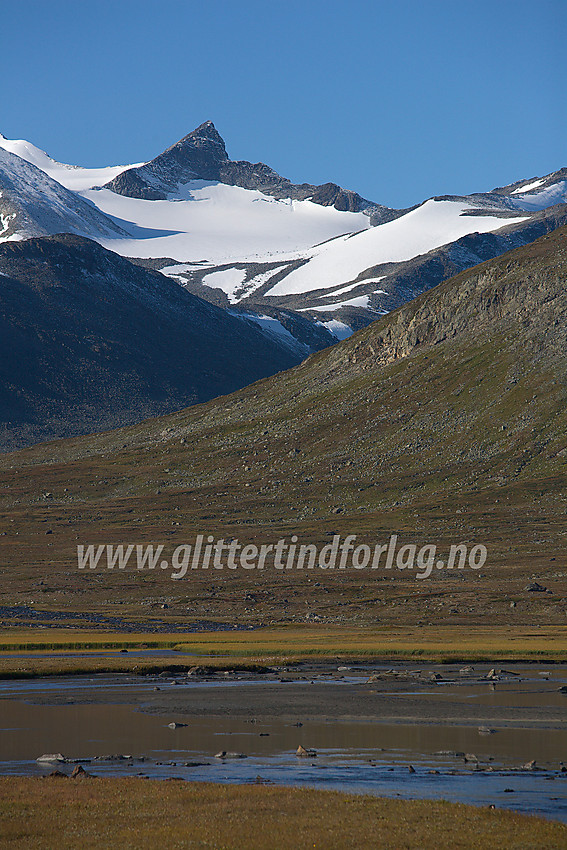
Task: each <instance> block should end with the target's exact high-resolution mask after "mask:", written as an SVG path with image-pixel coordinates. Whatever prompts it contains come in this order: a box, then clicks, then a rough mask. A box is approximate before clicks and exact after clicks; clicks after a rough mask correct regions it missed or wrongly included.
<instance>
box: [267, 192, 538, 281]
mask: <svg viewBox="0 0 567 850" xmlns="http://www.w3.org/2000/svg"><path fill="white" fill-rule="evenodd" d="M467 209H470V207H469V206H468V205H466V204H463V203H462V202H460V201H434V200H430V201H426V202H425V203H424V204H422V205H421V206H420V207H418V208H417V209H415V210H412V211H411V212H409V213H406V215H404V216H401V217H400V218H397V219H395V220H394V221H389V222H386V223H385V224H381V225H378V226H377V227H371V228H370V229H369V230H365V231H363V232H362V233H357V234H355V235H353V236H344V237H342V238H339V239H335V240H333V241H332V242H330V243H328V244H326V245H319V246H317V247H316V248H314V249H312V251H311V252H310V254H311V259H310V260H309V262H307V263H306V264H305V265H303V266H301V267H300V268H298V269H296V270H295V271H292V272H290V274H289V275H287V276H286V277H285V278H284V280H282V281H280V282H279V283H277V284H276V286H275V287H274V288H273V289H271V290H270V291H269V292H268V293H267V294H268V295H294V294H299V293H303V292H311V291H312V290H314V289H321V288H328V287H331V286H335V285H337V284H340V283H342V282H343V281H345V280H349V281H352V280H353V279H355V278H357V277H358V276H359V275H360V274H361V273H362V272H363V271H365V270H366V269H368V268H370V267H371V266H376V265H379V264H381V263H392V262H401V261H403V260H409V259H411V258H412V257H416V256H418V255H420V254H426V253H427V252H428V251H431V250H433V249H434V248H439V247H440V246H441V245H446V244H447V243H449V242H454V241H455V240H456V239H460V238H461V237H462V236H466V235H467V234H468V233H475V232H478V233H486V232H489V231H491V230H498V229H499V228H501V227H506V226H508V225H509V224H510V219H506V218H499V217H497V216H490V215H488V216H474V215H462V213H463V212H464V211H465V210H467ZM528 218H529V216H526V218H523V217H522V218H516V219H514V223H515V224H518V223H520V222H521V221H527V219H528Z"/></svg>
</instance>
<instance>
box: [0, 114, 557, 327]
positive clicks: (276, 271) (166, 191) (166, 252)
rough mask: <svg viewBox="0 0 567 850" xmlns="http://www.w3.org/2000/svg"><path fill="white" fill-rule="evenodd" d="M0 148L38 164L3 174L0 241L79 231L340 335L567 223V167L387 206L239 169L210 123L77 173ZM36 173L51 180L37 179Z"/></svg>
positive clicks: (200, 289) (220, 297)
mask: <svg viewBox="0 0 567 850" xmlns="http://www.w3.org/2000/svg"><path fill="white" fill-rule="evenodd" d="M1 148H3V149H4V151H6V152H7V153H6V154H3V157H5V156H9V155H10V154H11V155H12V156H11V159H10V162H12V161H13V160H14V158H15V157H19V158H20V162H21V160H26V163H28V164H30V165H29V166H28V168H27V170H26V169H25V163H24V164H23V165H22V166H20V171H21V170H22V169H24V170H25V171H26V173H25V175H22V179H20V182H19V183H18V186H17V189H16V190H15V189H13V188H11V187H10V185H9V184H7V183H6V179H7V178H6V176H5V174H3V173H0V191H1V192H2V197H1V198H0V205H2V206H0V212H1V213H2V215H3V218H2V222H3V225H2V226H3V227H4V228H5V229H4V232H3V233H2V234H1V235H0V240H6V239H14V238H25V237H26V236H30V235H38V234H39V233H41V234H44V233H49V232H51V233H54V232H57V231H61V230H69V231H71V232H74V233H81V234H82V235H87V236H90V237H91V238H94V239H96V240H97V241H98V242H100V243H101V244H102V245H104V246H105V247H106V248H109V249H111V250H112V251H114V252H116V253H118V254H121V255H122V256H126V257H130V258H133V259H134V260H135V261H137V262H139V263H140V264H142V265H145V266H147V267H151V268H154V269H158V270H161V271H162V272H163V273H164V274H166V275H168V276H170V277H172V278H173V279H175V280H177V281H178V282H179V283H181V284H182V285H184V286H185V287H186V288H188V289H189V290H190V291H191V292H193V293H195V294H199V295H201V296H202V297H204V298H206V299H207V300H210V301H213V302H216V303H217V304H219V305H221V306H225V307H231V308H232V309H234V310H237V311H246V312H248V314H249V315H256V314H258V313H261V314H262V315H264V316H267V317H271V318H276V319H277V318H279V316H280V314H279V312H278V311H281V310H285V311H287V313H288V314H289V313H290V311H302V312H304V314H305V317H306V318H311V319H312V320H313V321H315V322H317V323H319V324H320V325H321V324H322V325H325V326H326V327H327V328H328V329H329V330H331V332H332V333H333V334H335V336H337V337H341V336H345V335H347V334H348V333H349V332H350V329H351V328H354V329H356V328H357V327H359V326H361V325H363V324H367V323H368V321H370V320H372V319H373V318H376V316H377V315H379V314H382V313H385V312H388V311H389V310H391V309H393V308H394V307H396V306H398V305H399V304H401V303H404V302H405V301H407V300H409V299H411V298H412V297H414V296H415V295H417V294H419V293H420V292H422V291H423V290H424V289H428V288H430V287H431V286H433V285H435V284H437V283H439V282H441V281H442V280H444V279H446V278H447V277H449V276H450V275H452V274H454V273H455V272H458V271H461V270H462V269H465V268H468V267H470V266H472V265H475V264H476V263H478V262H480V261H482V260H486V259H490V258H492V257H494V256H497V255H499V254H501V253H503V252H504V251H506V250H509V249H510V248H513V247H517V246H519V245H523V244H527V243H529V242H531V241H533V240H534V239H536V238H538V237H539V236H541V235H543V234H544V233H546V232H548V231H549V230H552V229H554V228H555V227H557V226H559V225H560V224H563V223H565V222H566V221H567V206H566V205H565V202H566V201H567V169H562V170H561V171H558V172H555V173H554V174H550V175H547V176H546V177H541V178H530V179H526V180H521V181H518V182H516V183H514V184H512V185H510V186H505V187H499V188H497V189H494V190H492V191H490V192H482V193H475V194H472V195H468V196H464V197H458V196H442V197H435V198H431V199H428V200H426V201H425V202H424V203H422V204H420V205H418V206H416V207H414V208H412V209H409V210H393V209H389V208H387V207H384V206H381V205H380V204H377V203H374V202H372V201H368V200H366V199H364V198H363V197H362V196H360V195H358V194H357V193H355V192H352V191H349V190H345V189H342V188H341V187H339V186H337V185H336V184H332V183H328V184H324V185H323V186H314V185H311V184H294V183H292V182H291V181H290V180H288V179H287V178H284V177H281V176H280V175H279V174H277V173H276V172H275V171H273V169H271V168H270V167H269V166H267V165H264V164H263V163H256V164H252V163H249V162H243V161H238V162H237V161H232V160H230V159H229V156H228V154H227V152H226V147H225V143H224V141H223V139H222V138H221V136H220V135H219V133H218V132H217V130H216V129H215V127H214V125H213V124H212V123H211V122H205V124H202V125H201V126H200V127H198V128H197V129H196V130H194V131H193V132H192V133H189V134H188V135H187V136H185V137H184V138H183V139H181V140H180V141H179V142H177V143H176V144H175V145H173V146H171V147H170V148H168V149H167V150H166V151H164V152H163V153H162V154H160V155H159V156H157V157H156V158H155V159H153V160H151V161H150V162H148V163H143V164H138V165H133V166H116V167H109V168H101V169H84V168H76V167H73V166H69V165H64V164H61V163H57V162H55V161H54V160H52V159H51V158H49V157H48V156H47V154H45V153H43V152H42V151H40V150H39V149H38V148H35V147H34V146H33V145H31V144H30V143H28V142H23V141H17V142H12V141H9V140H7V139H5V138H4V137H0V149H1ZM30 166H31V168H32V169H34V170H32V171H30ZM10 167H11V168H12V169H13V168H14V166H13V165H11V166H10ZM38 171H40V172H43V173H44V174H45V175H48V177H49V178H51V182H50V183H44V184H43V185H40V184H41V180H40V179H39V177H38V175H37V172H38ZM24 177H25V179H24ZM9 179H10V171H9V169H8V180H9ZM26 180H27V181H28V183H27V184H26ZM54 181H56V183H55V185H57V184H59V185H60V187H61V189H62V191H65V190H66V191H67V195H65V201H63V200H62V199H61V198H60V197H59V196H57V198H56V199H55V195H54V193H55V189H54V186H53V182H54ZM27 185H29V187H30V188H29V189H28V188H27ZM46 187H48V188H49V191H47V188H46ZM10 192H11V193H12V194H10ZM16 195H17V196H18V198H19V202H20V209H16V202H15V200H14V198H15V197H16ZM38 197H43V199H44V206H45V207H46V208H47V210H48V209H51V208H54V209H56V211H57V215H55V217H54V220H53V223H52V227H51V229H50V223H49V221H48V216H47V215H43V216H42V217H36V218H34V217H33V216H31V215H30V214H29V213H28V212H27V209H28V207H29V206H30V204H31V206H32V207H34V205H36V204H37V203H38V201H37V198H38ZM70 198H74V199H75V202H76V205H78V207H79V208H80V209H76V208H75V209H74V208H73V206H72V204H71V203H70ZM30 199H31V200H30ZM32 201H33V203H32ZM26 205H27V206H26ZM34 208H35V207H34ZM67 209H69V210H70V211H71V212H70V213H69V216H68V218H67V226H65V221H66V215H67V213H66V210H67ZM87 210H89V212H90V216H87V213H86V211H87ZM71 213H72V214H71ZM26 216H27V217H26ZM77 216H79V219H80V220H78V219H77ZM95 219H96V220H95ZM33 225H36V228H37V229H36V231H34V227H33ZM81 226H82V227H83V229H81Z"/></svg>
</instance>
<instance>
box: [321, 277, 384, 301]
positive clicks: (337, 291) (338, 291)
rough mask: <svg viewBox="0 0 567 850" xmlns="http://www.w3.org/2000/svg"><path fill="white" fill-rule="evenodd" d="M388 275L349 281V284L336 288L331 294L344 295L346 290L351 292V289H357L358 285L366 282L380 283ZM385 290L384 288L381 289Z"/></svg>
mask: <svg viewBox="0 0 567 850" xmlns="http://www.w3.org/2000/svg"><path fill="white" fill-rule="evenodd" d="M385 277H386V275H382V277H368V278H366V279H365V280H359V281H357V282H356V283H349V285H348V286H343V287H342V289H335V291H334V292H331V293H330V294H331V296H335V295H343V294H344V293H345V292H350V291H351V289H356V287H357V286H362V284H364V283H379V281H381V280H384V278H385ZM379 291H380V292H383V291H384V290H382V289H381V290H379Z"/></svg>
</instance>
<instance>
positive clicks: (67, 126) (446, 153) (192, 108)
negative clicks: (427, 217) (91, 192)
mask: <svg viewBox="0 0 567 850" xmlns="http://www.w3.org/2000/svg"><path fill="white" fill-rule="evenodd" d="M0 44H1V47H2V50H1V56H2V83H1V86H0V132H2V133H3V134H4V135H5V136H7V137H9V138H27V139H28V140H30V141H32V142H34V144H36V145H38V146H39V147H41V148H43V149H44V150H47V152H48V153H49V154H50V155H51V156H52V157H54V158H55V159H59V160H62V161H64V162H71V163H74V164H80V165H91V166H94V165H111V164H121V163H126V162H135V161H142V160H147V159H151V158H152V157H153V156H155V155H156V154H158V153H159V152H160V151H162V150H163V149H164V148H166V147H168V146H169V145H170V144H172V143H173V142H175V141H177V139H179V138H181V137H182V136H184V135H185V134H186V133H188V132H189V131H190V130H192V129H193V128H194V127H196V126H197V125H198V124H201V123H202V122H203V121H205V120H207V119H210V120H212V121H214V123H215V125H216V127H217V129H218V130H219V132H220V133H221V135H222V136H223V138H224V139H225V141H226V145H227V149H228V153H229V155H230V156H231V158H232V159H248V160H251V161H253V162H257V161H264V162H266V163H268V164H269V165H271V166H272V167H273V168H275V169H276V170H277V171H279V172H280V173H281V174H283V175H285V176H286V177H289V178H291V179H292V180H294V181H295V182H302V181H307V182H311V183H322V182H326V181H334V182H336V183H340V184H341V185H343V186H345V187H347V188H351V189H355V190H356V191H358V192H360V194H362V195H364V196H365V197H367V198H370V199H372V200H374V201H377V202H380V203H384V204H387V205H390V206H396V207H402V206H407V205H410V204H414V203H417V202H419V201H421V200H423V199H424V198H426V197H429V196H431V195H435V194H437V195H439V194H448V193H455V194H456V193H467V192H472V191H479V190H486V189H490V188H493V187H494V186H497V185H504V184H506V183H510V182H513V181H515V180H518V179H520V178H524V177H525V178H527V177H532V176H535V175H542V174H546V173H549V172H550V171H554V170H556V169H558V168H560V167H562V166H567V98H566V94H567V92H566V89H567V82H566V81H567V59H566V50H565V45H566V44H567V0H527V2H526V0H489V1H488V2H487V0H350V1H349V2H346V0H345V2H343V0H302V2H299V0H238V2H237V0H161V2H160V0H72V1H71V0H17V2H10V0H0Z"/></svg>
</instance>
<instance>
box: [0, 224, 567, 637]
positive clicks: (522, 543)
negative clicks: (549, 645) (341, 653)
mask: <svg viewBox="0 0 567 850" xmlns="http://www.w3.org/2000/svg"><path fill="white" fill-rule="evenodd" d="M565 241H566V229H565V228H561V229H560V230H558V231H555V232H554V233H552V234H550V235H548V236H546V237H544V238H543V239H541V240H538V242H536V243H534V244H533V245H530V246H527V247H525V248H521V249H518V250H516V251H513V252H511V253H510V254H508V255H505V256H504V257H500V258H498V259H497V260H494V261H490V262H489V263H485V264H483V265H481V266H478V267H476V268H475V269H472V270H469V271H467V272H464V273H462V274H461V275H459V276H457V277H456V278H454V279H452V280H450V281H447V282H446V283H444V284H442V285H441V286H439V287H437V288H436V289H434V290H432V291H430V292H428V293H426V294H424V295H423V296H420V298H418V299H416V300H415V301H414V302H411V303H410V304H408V305H405V306H404V307H403V308H401V309H400V310H398V311H396V312H395V313H393V314H391V315H389V316H387V317H385V318H384V319H383V320H381V321H380V322H376V323H375V324H374V325H371V326H370V327H368V328H366V329H364V330H363V331H361V332H360V333H358V334H356V335H355V336H354V337H352V338H351V339H350V340H347V341H345V342H344V343H342V344H340V345H338V346H336V347H335V348H333V349H331V350H329V351H325V352H321V353H319V354H316V355H314V356H312V357H311V358H309V360H307V361H306V362H305V363H303V364H302V365H301V366H299V367H297V368H295V369H293V370H291V371H290V372H286V373H282V374H281V375H279V376H276V377H274V378H272V379H268V380H266V381H262V382H259V383H257V384H254V385H252V386H250V387H248V388H246V389H245V390H243V391H241V392H239V393H236V394H233V395H232V396H228V397H225V398H221V399H217V400H215V401H213V402H210V403H208V404H206V405H202V406H200V407H198V408H191V409H187V410H184V411H181V412H180V413H178V414H174V415H172V416H169V417H164V418H162V419H160V420H149V421H148V422H146V423H142V424H141V425H138V426H135V427H132V428H128V429H123V430H122V431H117V432H111V433H108V434H103V435H100V436H95V437H89V438H86V439H83V440H70V441H65V442H61V443H54V444H46V445H45V446H39V447H35V448H32V449H29V450H26V451H23V452H21V453H19V454H15V455H9V456H5V457H4V458H3V459H2V462H1V466H0V519H1V521H2V526H3V528H4V529H5V530H6V531H7V534H6V536H5V537H4V538H2V551H1V554H0V558H1V560H0V568H1V579H2V581H1V586H0V602H2V603H4V604H10V603H15V602H19V603H21V602H29V601H30V600H33V601H34V602H35V604H36V605H37V606H38V607H45V608H52V609H64V608H65V607H70V608H72V609H77V610H78V609H92V608H97V609H98V610H101V611H105V612H106V613H113V614H121V615H127V616H129V617H134V618H135V617H145V618H148V617H150V616H153V617H159V619H160V620H164V621H167V619H168V618H171V619H175V620H177V621H179V620H180V619H182V620H185V619H187V620H188V621H191V620H193V619H199V618H206V619H212V620H215V619H216V620H219V621H222V620H225V621H229V622H230V621H232V620H233V619H234V620H238V622H242V623H247V622H248V623H254V624H258V623H264V624H269V623H281V622H290V623H292V622H301V621H302V620H305V617H306V615H308V614H310V615H313V614H316V615H317V616H319V617H320V618H321V619H322V621H323V622H325V623H336V622H343V623H351V624H360V623H366V624H376V623H380V624H388V623H391V624H400V623H409V624H416V625H417V624H419V623H422V624H427V623H435V624H437V623H440V622H447V623H452V624H473V623H486V622H487V621H488V622H492V623H501V624H510V625H513V624H522V623H524V624H525V623H532V622H534V623H557V624H561V623H565V616H566V613H567V595H566V594H565V577H566V575H567V560H566V555H565V526H566V522H565V519H566V506H567V500H566V495H565V484H566V475H565V457H566V454H567V404H566V401H567V381H566V371H567V363H566V358H565V340H566V332H567V298H566V294H565V287H564V280H565V274H566V271H567V255H566V250H565ZM46 492H49V493H51V494H52V496H50V497H48V498H46V497H45V496H44V494H45V493H46ZM337 509H338V510H339V511H340V512H338V513H335V511H336V510H337ZM48 530H49V531H51V532H52V534H51V535H50V536H49V537H47V536H46V531H48ZM332 532H337V533H341V534H342V535H345V534H347V533H354V534H356V535H357V536H358V539H359V542H363V541H366V542H369V543H373V542H376V541H377V540H378V541H380V542H384V541H387V539H388V538H389V536H390V534H391V533H392V532H397V533H398V534H399V537H400V541H402V542H404V543H412V542H415V543H417V544H424V543H436V544H437V545H438V546H439V547H440V548H441V549H443V550H445V551H446V550H447V549H448V547H449V545H450V544H451V543H458V542H461V541H463V542H466V543H468V544H469V545H473V544H475V543H484V544H486V545H487V547H488V549H489V559H488V561H487V564H486V567H485V568H484V569H483V570H482V571H481V574H480V575H479V574H474V573H472V571H468V572H467V571H464V572H462V573H461V572H456V573H454V574H449V573H447V572H442V573H436V574H435V575H434V576H432V577H431V578H430V579H428V580H427V581H421V582H420V581H418V580H416V579H415V578H414V577H413V576H412V575H408V574H407V573H402V572H398V571H393V572H392V573H391V574H389V573H385V572H384V571H382V570H378V571H376V572H375V573H373V574H369V573H367V572H362V573H354V572H353V571H345V572H341V573H338V572H337V571H334V572H331V571H328V572H323V571H317V572H316V573H313V574H309V573H300V572H295V571H294V572H293V573H276V572H274V571H273V570H270V569H268V570H265V571H264V573H263V574H258V573H245V572H244V571H238V572H236V573H227V571H226V570H225V571H224V572H219V571H215V572H209V573H206V572H205V573H199V574H193V575H190V576H189V578H188V579H187V580H185V581H182V582H173V581H171V580H170V579H169V577H168V576H169V573H166V574H157V573H148V572H145V573H144V572H140V573H137V572H136V571H135V570H131V571H126V572H124V573H116V572H114V573H112V572H107V571H99V572H96V573H90V574H87V573H79V572H78V571H77V569H76V557H75V546H76V544H77V542H85V543H87V542H93V543H97V542H104V543H112V542H114V543H118V542H140V543H142V542H164V543H165V544H167V545H168V546H171V548H173V546H175V545H178V544H179V543H184V542H189V543H190V542H192V539H193V537H194V535H195V534H196V533H204V534H207V533H211V534H214V535H215V537H222V536H225V537H230V536H235V537H238V538H239V539H240V540H242V541H245V542H250V541H251V542H254V541H256V542H258V543H264V542H266V543H271V542H275V541H276V540H277V539H278V537H279V536H287V537H288V538H289V536H290V535H291V534H293V533H295V534H297V535H298V536H299V537H300V541H301V542H305V543H316V544H319V545H322V544H323V543H325V542H328V540H329V539H330V535H331V534H332ZM531 578H537V579H539V580H540V581H541V582H542V583H544V584H545V585H546V586H547V587H549V588H550V589H551V590H552V591H553V594H539V593H529V592H526V591H525V590H524V587H525V585H526V583H527V581H528V580H529V579H531ZM40 582H42V584H40ZM250 592H252V594H253V598H250V597H249V596H248V595H247V594H249V593H250ZM163 601H167V602H168V604H169V606H170V608H169V610H168V611H167V614H164V613H163V611H161V610H160V609H159V605H160V603H162V602H163ZM512 603H515V606H514V607H511V604H512Z"/></svg>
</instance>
